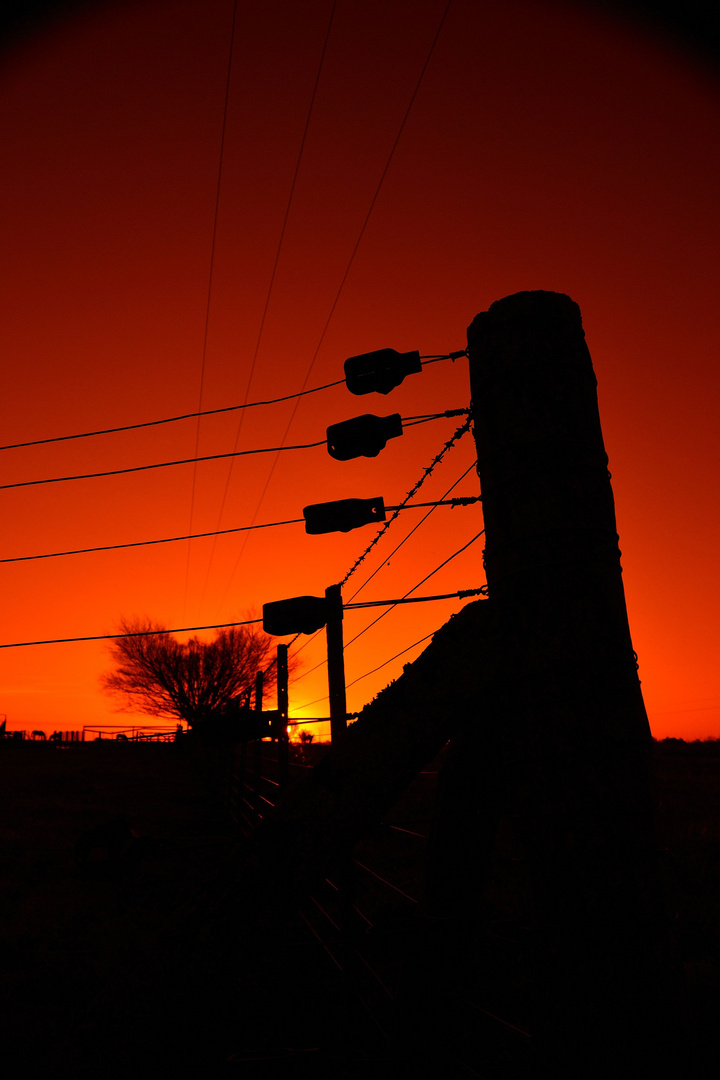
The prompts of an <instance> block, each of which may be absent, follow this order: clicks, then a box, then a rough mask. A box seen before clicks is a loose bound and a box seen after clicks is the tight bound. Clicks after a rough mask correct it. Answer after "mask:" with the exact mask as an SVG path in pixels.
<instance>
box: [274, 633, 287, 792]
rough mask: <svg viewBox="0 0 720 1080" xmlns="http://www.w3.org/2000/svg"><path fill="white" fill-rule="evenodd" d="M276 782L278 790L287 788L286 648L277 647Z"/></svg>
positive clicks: (285, 646)
mask: <svg viewBox="0 0 720 1080" xmlns="http://www.w3.org/2000/svg"><path fill="white" fill-rule="evenodd" d="M277 707H278V713H279V714H280V715H279V717H278V732H277V739H278V773H279V775H278V781H279V783H280V790H281V791H285V789H286V788H287V786H288V758H289V747H288V647H287V645H278V647H277Z"/></svg>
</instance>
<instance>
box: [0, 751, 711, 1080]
mask: <svg viewBox="0 0 720 1080" xmlns="http://www.w3.org/2000/svg"><path fill="white" fill-rule="evenodd" d="M197 765H198V763H197V761H196V760H194V759H193V757H192V756H191V755H189V754H188V753H186V752H184V751H183V748H181V747H179V746H176V745H174V744H162V745H152V744H132V743H130V744H123V743H121V742H114V741H113V742H104V743H90V744H77V745H75V746H70V747H68V748H67V749H59V748H56V747H54V746H47V745H42V744H38V743H33V744H24V743H15V742H12V743H11V742H8V743H4V744H0V790H1V791H2V793H3V797H2V801H1V802H0V1016H1V1017H2V1026H3V1029H4V1030H3V1043H2V1047H3V1061H4V1063H8V1062H9V1064H10V1067H9V1068H5V1070H4V1071H5V1075H8V1076H10V1077H16V1076H17V1077H20V1076H32V1075H34V1074H40V1073H41V1072H49V1073H50V1074H51V1075H54V1076H71V1077H76V1076H78V1077H79V1076H85V1075H88V1076H90V1075H92V1076H93V1077H99V1078H101V1080H103V1078H105V1077H112V1076H115V1075H118V1076H119V1075H125V1074H126V1072H127V1071H128V1069H133V1071H135V1070H137V1069H138V1068H139V1067H140V1065H141V1064H142V1066H143V1067H148V1068H152V1069H153V1071H155V1072H159V1073H160V1075H163V1076H166V1075H168V1076H170V1075H173V1074H174V1073H176V1072H180V1070H181V1069H182V1070H183V1072H184V1073H185V1074H187V1073H188V1072H190V1074H195V1073H196V1074H197V1075H202V1076H215V1075H218V1076H225V1075H228V1076H238V1077H239V1076H242V1077H253V1076H258V1077H260V1076H262V1077H265V1078H272V1077H275V1076H278V1077H279V1076H283V1077H290V1076H293V1077H295V1076H301V1075H305V1074H307V1075H313V1076H315V1077H322V1076H325V1075H328V1076H329V1075H332V1076H334V1077H353V1078H354V1077H358V1078H360V1077H364V1076H371V1075H372V1076H374V1077H379V1076H380V1075H381V1073H380V1072H379V1068H378V1066H377V1065H373V1064H372V1063H368V1062H367V1061H365V1062H360V1063H356V1064H355V1065H352V1064H350V1063H349V1062H348V1061H347V1059H346V1058H344V1057H343V1054H342V1052H341V1051H338V1056H337V1057H335V1056H334V1055H333V1050H332V1046H333V1038H334V1036H335V1035H339V1034H340V1033H341V1031H342V1024H343V1016H344V1013H343V1002H342V982H341V980H339V979H338V975H337V971H336V969H334V968H333V963H332V961H331V960H329V958H328V956H327V954H326V953H325V952H324V950H323V949H322V947H321V946H319V945H318V944H317V942H316V941H314V939H313V938H312V935H311V933H309V932H308V930H307V927H306V925H305V924H304V923H303V922H302V920H298V921H297V923H295V924H292V925H289V926H287V927H285V928H282V929H280V930H278V931H277V932H276V933H274V934H273V937H272V940H262V941H250V942H248V941H247V940H246V941H244V942H242V940H241V939H242V934H238V933H236V931H237V930H238V928H237V927H234V926H233V905H232V900H231V899H229V895H230V894H229V892H228V889H227V887H226V885H227V882H228V881H229V880H230V877H231V874H232V870H233V866H234V864H235V856H236V854H237V852H238V848H239V843H240V841H239V840H238V837H237V836H236V833H235V829H234V826H232V824H231V823H230V821H229V819H228V818H227V817H226V816H225V814H224V812H223V811H222V809H221V808H220V806H219V804H218V803H217V801H216V800H215V799H214V798H213V796H212V794H211V792H210V790H209V786H208V785H209V782H210V786H211V781H212V772H211V770H209V767H208V763H207V762H206V767H205V769H204V770H203V769H198V767H197ZM656 771H657V779H658V794H659V797H660V807H659V812H658V827H659V841H660V846H661V850H662V853H663V854H662V858H663V867H664V873H665V881H666V890H667V896H668V903H669V906H670V911H671V915H672V916H673V919H674V925H675V928H676V931H677V938H678V942H679V946H680V950H681V954H682V960H683V962H684V965H685V969H686V972H687V977H688V992H689V1000H690V1006H691V1012H692V1024H693V1030H694V1037H695V1039H696V1041H697V1042H699V1043H700V1044H706V1045H707V1047H708V1049H711V1048H712V1046H713V1040H714V1035H715V1029H716V1017H717V1014H718V1013H717V1010H718V1008H720V978H719V974H720V754H718V753H717V751H716V749H715V752H713V748H712V747H709V748H707V747H706V748H705V749H704V750H702V748H695V749H694V751H692V750H688V748H687V747H683V746H682V745H680V746H658V747H656ZM404 811H405V817H408V816H409V817H413V818H414V817H422V816H423V815H424V814H426V813H427V812H432V807H429V806H428V807H426V806H425V805H424V803H423V805H422V806H415V805H414V804H413V805H412V806H410V807H409V808H408V807H405V808H404ZM410 811H412V813H410ZM117 814H127V815H128V818H129V821H130V824H131V825H132V827H133V829H134V831H135V832H136V833H137V834H138V836H139V837H140V838H141V841H142V842H141V843H140V846H139V847H137V848H136V851H137V852H138V854H139V857H138V859H137V861H136V862H134V864H133V862H132V860H130V861H129V862H128V864H126V865H122V866H120V867H117V868H115V869H113V868H112V867H110V868H108V867H103V865H94V866H93V865H91V866H90V867H85V868H83V867H82V866H79V865H78V862H77V859H76V855H75V844H76V841H77V839H78V838H79V837H80V836H81V835H82V834H83V833H85V832H86V831H87V830H89V829H92V828H93V827H95V826H97V825H101V824H103V823H105V822H108V821H109V820H111V819H112V818H114V817H115V816H116V815H117ZM413 842H414V841H413ZM408 843H410V840H408ZM374 854H377V852H375V853H374ZM369 855H370V853H368V857H369ZM403 867H404V864H402V865H401V867H400V869H401V870H403ZM393 870H397V867H393ZM403 872H404V870H403ZM402 883H403V885H404V886H406V887H407V889H408V890H409V891H410V892H414V891H415V887H414V883H413V879H412V877H411V876H408V878H407V881H406V880H405V879H403V882H402ZM288 1046H295V1047H296V1048H297V1049H302V1051H303V1052H302V1053H296V1054H294V1055H292V1056H282V1054H283V1053H284V1052H285V1050H286V1048H287V1047H288ZM315 1046H322V1047H324V1050H323V1052H322V1053H319V1052H317V1051H315V1050H313V1047H315ZM273 1052H275V1053H276V1054H277V1055H278V1056H277V1057H276V1058H274V1059H273V1058H272V1056H271V1055H272V1053H273ZM253 1059H255V1060H253ZM391 1073H392V1070H391Z"/></svg>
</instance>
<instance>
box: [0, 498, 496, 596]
mask: <svg viewBox="0 0 720 1080" xmlns="http://www.w3.org/2000/svg"><path fill="white" fill-rule="evenodd" d="M475 502H480V496H479V495H475V496H470V497H468V498H461V499H441V500H439V501H438V502H435V503H412V504H411V505H409V506H401V507H397V506H387V507H385V509H386V510H417V509H421V508H422V507H425V506H431V507H433V509H435V508H436V507H438V506H451V507H453V508H455V507H456V506H467V505H469V504H470V503H475ZM425 516H426V517H427V514H426V515H425ZM423 520H424V519H423ZM304 522H305V518H287V519H286V520H285V521H264V522H262V523H261V524H260V525H237V526H235V527H234V528H232V529H219V530H215V529H213V530H211V531H210V532H201V533H186V534H184V535H183V536H163V537H159V538H158V539H154V540H132V541H129V542H128V543H123V544H98V545H96V546H95V547H86V548H72V549H69V550H68V551H46V552H42V553H41V554H39V555H13V556H11V557H9V558H5V559H0V563H15V562H33V561H35V560H37V559H60V558H62V557H64V556H66V555H89V554H92V553H93V552H96V551H122V550H123V549H125V548H136V547H151V546H152V545H154V544H174V543H177V542H178V541H180V540H203V539H206V538H207V537H210V536H225V535H228V534H230V533H239V532H251V531H252V530H255V529H274V528H276V527H277V526H278V525H302V524H303V523H304ZM417 527H418V526H417V525H416V526H415V528H417ZM414 531H415V530H414V529H413V532H414ZM408 535H410V534H408ZM359 591H360V590H358V592H359ZM354 595H355V596H357V593H355V594H354Z"/></svg>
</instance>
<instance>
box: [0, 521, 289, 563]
mask: <svg viewBox="0 0 720 1080" xmlns="http://www.w3.org/2000/svg"><path fill="white" fill-rule="evenodd" d="M304 520H305V519H304V518H290V519H288V520H287V521H266V522H264V524H262V525H238V526H237V528H234V529H221V530H220V531H219V532H215V531H213V532H204V533H191V534H189V535H187V536H165V537H163V538H162V539H160V540H135V541H133V542H132V543H128V544H101V545H99V546H97V547H87V548H74V549H73V550H72V551H51V552H48V553H46V554H44V555H16V556H15V557H14V558H11V559H0V563H11V562H31V561H32V560H34V559H59V558H61V557H62V556H64V555H88V554H90V553H91V552H94V551H120V550H122V549H123V548H134V547H149V546H150V545H152V544H174V543H175V542H176V541H178V540H201V539H203V538H204V537H207V536H223V535H225V534H226V533H238V532H248V531H249V530H250V529H273V528H275V527H276V526H277V525H298V524H300V523H301V522H303V521H304Z"/></svg>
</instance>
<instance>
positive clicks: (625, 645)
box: [468, 292, 677, 1076]
mask: <svg viewBox="0 0 720 1080" xmlns="http://www.w3.org/2000/svg"><path fill="white" fill-rule="evenodd" d="M468 346H469V358H470V380H471V390H472V401H473V414H474V425H475V440H476V443H477V453H478V471H479V474H480V480H481V488H482V497H483V511H484V517H485V527H486V548H485V568H486V571H487V583H488V607H492V608H493V609H494V611H495V616H496V617H497V619H498V621H499V626H500V638H501V640H502V641H503V643H504V644H503V651H504V653H505V656H506V661H505V673H504V676H503V677H501V678H500V679H499V680H498V682H497V683H496V689H495V690H494V697H493V701H494V707H495V708H496V710H498V715H497V716H496V720H495V723H496V724H497V726H498V728H501V729H502V733H503V734H502V736H501V738H503V739H504V749H503V753H502V755H501V757H502V758H504V760H505V762H506V767H507V773H506V776H505V792H506V795H505V797H506V799H507V805H508V806H509V807H510V808H511V810H512V812H513V814H514V815H515V820H516V822H517V826H518V832H519V838H520V841H521V843H522V845H523V847H524V851H525V856H526V858H527V860H528V865H529V867H530V872H531V881H532V890H533V904H534V909H535V910H534V921H535V927H534V946H533V954H534V961H533V963H534V974H533V979H534V982H535V984H536V997H537V1008H538V1010H539V1030H540V1031H541V1033H542V1034H543V1035H544V1037H545V1038H546V1039H547V1041H548V1044H549V1046H550V1047H551V1050H552V1053H553V1054H554V1055H557V1057H558V1060H559V1061H560V1062H561V1063H562V1064H566V1065H567V1067H568V1069H569V1070H570V1071H572V1070H573V1069H574V1070H575V1075H583V1076H589V1075H593V1076H594V1075H595V1071H594V1070H595V1068H596V1066H597V1067H599V1063H600V1062H603V1063H604V1064H605V1065H608V1064H609V1063H610V1062H612V1063H615V1065H618V1066H619V1062H621V1061H622V1063H623V1064H622V1069H621V1071H623V1072H624V1073H626V1074H627V1075H634V1074H635V1072H636V1071H637V1069H638V1068H641V1067H642V1065H643V1064H644V1065H645V1066H646V1067H648V1066H650V1061H651V1060H652V1061H653V1062H654V1063H657V1062H658V1061H660V1060H661V1059H662V1056H663V1054H664V1053H665V1052H666V1051H667V1050H668V1048H669V1046H670V1034H669V1033H670V1029H671V1028H672V1033H673V1035H674V1034H676V1032H677V1027H676V1026H673V1005H674V999H673V991H672V989H671V984H672V975H671V971H670V966H669V963H668V951H667V948H666V945H667V939H666V928H665V925H664V922H663V910H662V900H661V889H660V882H659V876H658V872H657V871H658V867H657V861H656V860H657V856H656V853H655V849H654V833H653V824H652V819H653V803H652V797H651V790H650V784H649V749H650V745H651V736H650V729H649V725H648V720H647V715H646V712H645V708H644V704H643V699H642V694H641V690H640V684H639V680H638V675H637V665H636V658H635V654H634V653H633V647H632V642H631V638H630V631H629V627H628V619H627V612H626V606H625V596H624V590H623V584H622V578H621V568H620V552H619V550H618V536H617V529H616V523H615V511H614V502H613V495H612V489H611V485H610V474H609V473H608V470H607V457H606V454H605V448H604V445H603V438H602V431H601V427H600V417H599V412H598V404H597V394H596V380H595V375H594V372H593V367H592V362H591V359H590V354H589V352H588V349H587V347H586V344H585V336H584V332H583V328H582V321H581V316H580V309H579V308H578V306H577V305H576V304H575V303H574V302H573V301H572V300H571V299H570V298H569V297H567V296H563V295H560V294H557V293H548V292H526V293H518V294H516V295H514V296H508V297H505V298H504V299H502V300H499V301H497V302H496V303H494V304H492V305H491V307H490V308H489V310H488V311H486V312H482V313H481V314H480V315H478V316H477V317H476V318H475V320H474V321H473V323H472V325H471V326H470V327H469V329H468ZM482 724H483V726H484V727H487V726H488V720H487V718H486V717H483V719H482ZM498 767H500V764H499V763H498ZM659 1047H662V1048H663V1049H662V1050H660V1051H659V1054H658V1048H659ZM656 1055H657V1056H656ZM648 1059H650V1060H648ZM585 1069H590V1070H591V1071H585Z"/></svg>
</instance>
